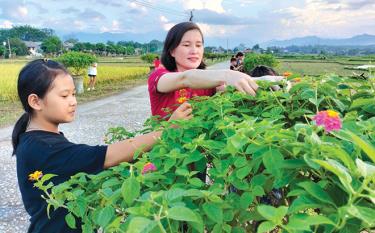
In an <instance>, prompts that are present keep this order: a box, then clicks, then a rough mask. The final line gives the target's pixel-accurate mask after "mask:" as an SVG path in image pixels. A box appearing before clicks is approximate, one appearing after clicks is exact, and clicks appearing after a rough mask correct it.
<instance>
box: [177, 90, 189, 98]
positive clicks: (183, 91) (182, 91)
mask: <svg viewBox="0 0 375 233" xmlns="http://www.w3.org/2000/svg"><path fill="white" fill-rule="evenodd" d="M178 94H179V96H180V97H186V96H187V94H188V92H187V90H186V89H181V90H179V91H178Z"/></svg>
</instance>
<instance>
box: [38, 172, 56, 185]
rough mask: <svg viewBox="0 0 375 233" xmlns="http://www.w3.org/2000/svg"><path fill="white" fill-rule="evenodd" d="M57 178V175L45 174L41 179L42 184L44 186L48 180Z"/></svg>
mask: <svg viewBox="0 0 375 233" xmlns="http://www.w3.org/2000/svg"><path fill="white" fill-rule="evenodd" d="M55 176H57V175H54V174H45V175H43V176H42V178H41V179H40V182H41V183H42V184H43V183H44V182H46V181H47V180H50V179H51V178H53V177H55Z"/></svg>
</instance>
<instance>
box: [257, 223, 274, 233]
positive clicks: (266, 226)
mask: <svg viewBox="0 0 375 233" xmlns="http://www.w3.org/2000/svg"><path fill="white" fill-rule="evenodd" d="M276 226H277V225H276V224H275V223H273V222H270V221H264V222H262V223H261V224H260V225H259V227H258V230H257V232H258V233H264V232H270V231H271V230H273V229H274V228H275V227H276Z"/></svg>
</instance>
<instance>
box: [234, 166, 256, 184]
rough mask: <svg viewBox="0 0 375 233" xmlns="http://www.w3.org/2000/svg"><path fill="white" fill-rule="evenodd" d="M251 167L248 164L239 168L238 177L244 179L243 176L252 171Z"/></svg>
mask: <svg viewBox="0 0 375 233" xmlns="http://www.w3.org/2000/svg"><path fill="white" fill-rule="evenodd" d="M251 168H252V167H251V166H250V165H249V164H248V165H246V166H245V167H243V168H240V169H238V170H237V171H236V176H237V178H238V179H240V180H242V179H243V178H245V177H246V176H247V175H249V173H250V172H251Z"/></svg>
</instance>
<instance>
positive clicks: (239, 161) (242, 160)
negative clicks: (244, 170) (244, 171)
mask: <svg viewBox="0 0 375 233" xmlns="http://www.w3.org/2000/svg"><path fill="white" fill-rule="evenodd" d="M246 164H247V159H246V157H238V158H236V160H235V161H234V166H236V167H238V168H241V167H244V166H245V165H246Z"/></svg>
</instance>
